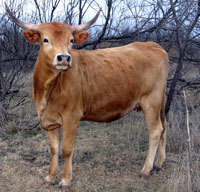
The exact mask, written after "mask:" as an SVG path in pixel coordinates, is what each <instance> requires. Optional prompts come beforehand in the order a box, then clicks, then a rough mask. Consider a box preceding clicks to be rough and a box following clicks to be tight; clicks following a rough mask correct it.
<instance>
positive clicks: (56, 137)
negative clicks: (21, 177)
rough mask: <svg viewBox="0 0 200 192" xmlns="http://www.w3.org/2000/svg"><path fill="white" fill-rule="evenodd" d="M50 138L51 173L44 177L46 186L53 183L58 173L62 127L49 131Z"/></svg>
mask: <svg viewBox="0 0 200 192" xmlns="http://www.w3.org/2000/svg"><path fill="white" fill-rule="evenodd" d="M48 138H49V143H50V149H51V163H50V167H49V174H48V175H47V176H46V177H45V179H44V186H48V185H50V184H53V182H54V178H55V177H56V175H57V170H58V155H59V148H60V128H57V129H54V130H51V131H48Z"/></svg>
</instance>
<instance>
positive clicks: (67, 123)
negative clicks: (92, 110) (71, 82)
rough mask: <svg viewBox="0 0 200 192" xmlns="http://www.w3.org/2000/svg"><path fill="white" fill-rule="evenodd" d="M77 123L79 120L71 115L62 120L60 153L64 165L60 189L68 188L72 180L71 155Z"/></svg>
mask: <svg viewBox="0 0 200 192" xmlns="http://www.w3.org/2000/svg"><path fill="white" fill-rule="evenodd" d="M78 122H79V119H78V118H74V117H73V116H72V115H70V116H68V117H65V119H64V120H63V141H62V153H63V157H64V160H65V165H64V170H63V176H62V180H61V182H60V187H61V188H62V189H66V188H68V187H69V186H70V184H71V180H72V155H73V151H74V145H75V138H76V131H77V127H78Z"/></svg>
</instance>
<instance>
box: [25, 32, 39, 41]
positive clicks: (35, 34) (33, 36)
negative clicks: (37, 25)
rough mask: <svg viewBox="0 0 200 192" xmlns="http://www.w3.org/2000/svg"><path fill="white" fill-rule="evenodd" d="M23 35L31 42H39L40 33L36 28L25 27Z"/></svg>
mask: <svg viewBox="0 0 200 192" xmlns="http://www.w3.org/2000/svg"><path fill="white" fill-rule="evenodd" d="M23 35H24V38H25V39H26V40H27V41H29V42H31V43H40V33H39V32H38V31H36V30H32V29H25V30H24V32H23Z"/></svg>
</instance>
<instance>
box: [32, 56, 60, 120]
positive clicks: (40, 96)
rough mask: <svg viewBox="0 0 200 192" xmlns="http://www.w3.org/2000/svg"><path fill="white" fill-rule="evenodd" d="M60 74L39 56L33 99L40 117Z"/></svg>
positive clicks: (35, 71)
mask: <svg viewBox="0 0 200 192" xmlns="http://www.w3.org/2000/svg"><path fill="white" fill-rule="evenodd" d="M59 73H60V72H59V71H57V70H55V69H53V68H51V67H50V66H48V65H47V63H45V61H42V59H41V58H40V57H39V56H38V59H37V62H36V65H35V69H34V75H33V87H34V88H33V98H34V101H35V104H36V107H37V112H38V115H39V117H40V116H41V115H42V113H43V111H44V110H45V108H46V106H47V103H48V98H49V96H50V94H51V90H52V87H53V85H54V83H55V82H56V79H57V77H58V75H59Z"/></svg>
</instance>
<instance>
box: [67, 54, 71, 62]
mask: <svg viewBox="0 0 200 192" xmlns="http://www.w3.org/2000/svg"><path fill="white" fill-rule="evenodd" d="M66 57H67V62H68V63H69V62H70V61H71V56H70V55H67V56H66Z"/></svg>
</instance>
